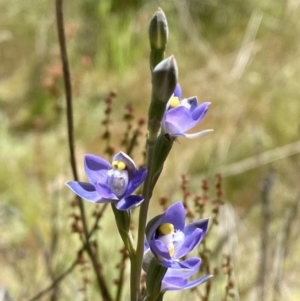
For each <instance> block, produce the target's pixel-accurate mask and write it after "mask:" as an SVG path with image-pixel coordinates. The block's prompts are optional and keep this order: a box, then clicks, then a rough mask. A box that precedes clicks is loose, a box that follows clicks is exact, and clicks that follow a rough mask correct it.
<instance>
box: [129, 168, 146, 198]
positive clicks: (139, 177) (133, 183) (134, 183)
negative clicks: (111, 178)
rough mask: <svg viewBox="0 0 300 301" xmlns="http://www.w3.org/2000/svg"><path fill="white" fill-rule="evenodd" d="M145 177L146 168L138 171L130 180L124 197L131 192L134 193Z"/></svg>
mask: <svg viewBox="0 0 300 301" xmlns="http://www.w3.org/2000/svg"><path fill="white" fill-rule="evenodd" d="M146 176H147V169H146V168H141V169H139V170H138V171H137V172H136V173H135V175H134V176H133V178H132V179H131V180H130V182H129V184H128V186H127V190H126V193H125V196H128V195H130V194H131V193H132V192H134V191H135V190H136V189H137V188H138V187H139V186H140V185H141V184H142V183H143V182H144V181H145V179H146Z"/></svg>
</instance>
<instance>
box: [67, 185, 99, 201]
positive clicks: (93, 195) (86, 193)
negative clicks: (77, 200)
mask: <svg viewBox="0 0 300 301" xmlns="http://www.w3.org/2000/svg"><path fill="white" fill-rule="evenodd" d="M66 185H67V186H68V187H69V188H71V190H72V191H73V192H75V193H76V194H77V195H79V196H80V197H81V198H83V199H85V200H87V201H89V202H92V203H97V202H99V201H100V200H101V196H100V195H99V194H98V193H97V191H96V189H95V187H94V185H92V184H90V183H85V182H76V181H70V182H67V183H66Z"/></svg>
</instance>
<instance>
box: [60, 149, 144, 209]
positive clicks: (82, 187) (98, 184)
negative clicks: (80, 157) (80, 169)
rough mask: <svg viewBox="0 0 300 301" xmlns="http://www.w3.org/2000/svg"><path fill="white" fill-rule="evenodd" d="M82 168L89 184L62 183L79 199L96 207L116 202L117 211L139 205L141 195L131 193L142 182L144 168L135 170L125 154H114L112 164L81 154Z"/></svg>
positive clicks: (99, 158) (141, 198)
mask: <svg viewBox="0 0 300 301" xmlns="http://www.w3.org/2000/svg"><path fill="white" fill-rule="evenodd" d="M84 168H85V173H86V175H87V178H88V180H89V181H90V183H85V182H77V181H70V182H67V183H66V185H67V186H68V187H69V188H71V189H72V190H73V191H74V192H75V193H76V194H77V195H79V196H80V197H81V198H83V199H85V200H87V201H89V202H92V203H97V204H98V203H109V202H116V208H117V209H119V210H130V209H133V208H136V207H137V206H139V205H140V204H141V203H142V201H143V197H142V196H139V195H131V193H133V192H134V191H135V190H136V188H137V187H138V186H140V185H141V184H142V182H143V181H144V180H145V179H146V176H147V169H145V168H141V169H139V170H138V169H137V167H136V165H135V163H134V162H133V160H132V159H131V158H130V157H129V156H128V155H126V154H125V153H123V152H119V153H117V154H116V155H115V156H114V157H113V162H112V164H110V163H109V162H108V161H106V160H105V159H103V158H101V157H97V156H95V155H85V158H84Z"/></svg>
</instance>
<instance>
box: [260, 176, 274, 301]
mask: <svg viewBox="0 0 300 301" xmlns="http://www.w3.org/2000/svg"><path fill="white" fill-rule="evenodd" d="M274 177H275V172H274V171H273V170H271V171H270V172H269V174H268V176H267V177H266V179H265V180H264V182H263V185H262V189H261V202H262V225H261V226H262V227H261V257H260V265H259V269H258V276H257V286H258V288H259V292H258V300H260V301H263V300H265V289H266V276H267V258H268V245H269V233H268V232H269V226H270V218H271V216H270V191H271V187H272V184H273V183H274Z"/></svg>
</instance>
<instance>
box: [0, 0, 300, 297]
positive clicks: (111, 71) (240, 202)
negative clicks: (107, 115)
mask: <svg viewBox="0 0 300 301" xmlns="http://www.w3.org/2000/svg"><path fill="white" fill-rule="evenodd" d="M158 6H160V7H162V9H163V10H164V12H165V14H166V16H167V19H168V22H169V29H170V37H169V42H168V46H167V50H166V55H167V56H169V55H171V54H174V55H175V57H176V60H177V63H178V68H179V81H180V83H181V86H182V88H183V94H184V96H186V97H188V96H192V95H197V96H198V99H199V100H200V101H211V103H212V105H211V107H210V109H209V112H208V114H207V116H206V117H205V120H204V121H203V122H202V123H201V125H199V128H213V129H214V132H213V133H212V134H209V135H207V136H205V137H203V138H200V139H197V140H193V141H191V140H184V139H179V140H178V143H175V145H174V147H173V150H172V152H171V155H170V157H169V160H168V162H167V163H166V166H165V170H164V172H163V173H162V176H161V180H160V181H159V184H158V187H157V190H156V192H155V198H157V199H158V198H159V197H162V196H168V197H169V198H170V201H172V202H175V201H176V200H178V199H180V198H181V195H180V189H179V185H180V175H181V174H183V173H186V174H187V175H188V178H189V189H191V190H192V191H193V192H197V190H198V189H199V187H200V183H201V179H203V178H207V179H208V181H209V182H211V183H212V185H213V181H214V174H215V173H216V172H220V173H221V174H222V175H223V178H224V180H223V184H224V187H223V188H224V190H225V198H226V202H227V203H226V205H225V206H224V207H223V209H222V212H221V213H220V220H219V221H220V225H219V231H216V233H215V234H214V235H216V239H217V238H219V237H221V236H222V235H226V234H228V233H229V234H230V237H231V238H230V239H229V241H227V243H226V244H225V245H224V246H223V247H224V252H227V253H230V254H231V255H232V256H233V258H234V271H235V277H236V284H237V291H238V292H239V294H237V295H236V298H237V299H236V300H256V299H255V298H256V297H255V292H256V287H257V285H256V284H257V273H258V271H259V263H260V256H261V239H262V233H263V232H262V230H261V224H262V221H263V219H264V217H263V215H262V212H261V211H262V203H263V201H264V197H263V193H262V186H263V183H264V181H265V179H268V178H270V176H271V177H272V179H273V182H272V185H271V186H270V189H269V190H268V191H269V193H268V197H267V202H268V210H269V211H268V213H269V215H270V224H269V228H268V229H267V230H268V231H267V232H268V237H269V243H268V251H267V267H268V269H267V271H266V275H267V276H266V277H267V283H268V284H267V294H266V297H265V300H299V298H300V286H299V270H300V261H299V259H298V257H299V256H298V254H297V253H298V252H297V250H298V249H299V246H300V245H299V226H300V225H299V213H298V212H297V204H298V203H299V192H300V191H299V175H300V164H299V158H300V157H299V152H300V142H299V131H300V122H299V119H300V85H299V82H300V55H299V53H300V39H299V37H300V18H299V14H300V8H299V1H297V0H289V1H270V0H261V1H255V0H248V1H239V0H231V1H229V0H215V1H209V0H168V1H163V0H162V1H146V0H144V1H142V0H136V1H134V0H131V1H130V0H126V1H125V0H123V1H121V0H82V1H79V0H72V1H65V5H64V8H65V21H66V34H67V46H68V53H69V58H70V65H71V74H72V83H73V94H74V118H75V135H76V157H77V160H78V166H79V167H80V175H81V178H83V177H84V173H83V170H82V162H83V154H85V153H95V154H98V155H103V149H104V145H103V144H104V142H103V140H102V139H101V134H102V133H103V125H102V124H101V121H102V120H103V119H104V110H105V104H104V99H105V97H106V96H107V95H108V94H109V92H110V91H111V90H114V91H117V94H118V96H117V98H116V100H114V102H113V118H114V121H113V123H112V125H111V130H112V132H113V133H114V135H113V143H114V145H115V148H116V149H118V147H119V141H120V139H121V137H122V135H123V133H124V130H123V129H124V126H123V123H122V116H123V114H124V106H125V105H126V104H127V103H128V102H130V103H132V105H133V107H134V111H135V116H136V118H137V119H138V118H140V117H145V116H146V111H147V107H148V105H149V101H150V91H151V81H150V72H149V61H148V60H149V59H148V57H149V43H148V37H147V35H148V24H149V21H150V19H151V17H152V15H153V13H154V12H155V10H156V9H157V7H158ZM63 92H64V90H63V82H62V77H61V67H60V56H59V46H58V41H57V34H56V24H55V9H54V1H52V0H51V1H50V0H22V1H20V0H19V1H17V0H2V1H1V2H0V122H1V126H0V141H1V143H0V162H1V169H0V267H1V268H0V287H5V289H6V290H7V292H8V293H9V295H10V296H11V298H12V300H29V299H30V297H32V296H33V295H35V293H37V292H39V291H40V290H42V289H43V288H44V287H46V286H47V285H48V284H49V283H51V277H49V271H48V270H47V263H46V260H45V258H46V255H47V250H48V248H49V245H50V244H51V242H53V239H52V238H51V235H52V234H53V229H56V232H55V233H58V234H57V235H58V237H57V240H56V245H55V249H56V252H55V256H54V257H53V258H51V266H52V268H53V271H54V274H55V275H59V274H60V273H61V272H62V271H64V269H65V267H67V266H68V263H69V262H71V261H72V260H73V258H74V257H75V256H76V252H77V250H78V248H79V245H80V243H79V241H78V237H77V236H76V234H73V235H72V234H71V231H70V217H69V215H70V213H71V212H72V209H71V208H70V205H69V201H70V200H71V198H72V194H71V193H70V192H69V191H68V190H67V189H66V187H65V186H64V182H65V181H66V180H68V179H70V178H71V172H70V167H69V159H68V145H67V133H66V120H65V104H64V94H63ZM144 132H146V130H145V129H144ZM143 145H144V140H142V139H141V141H140V149H137V150H136V152H135V156H136V160H137V162H138V163H141V162H142V156H141V153H142V150H141V149H142V147H143ZM108 159H109V158H108ZM155 198H154V200H153V204H152V207H151V211H150V214H151V215H154V214H157V213H158V210H160V207H159V206H158V204H157V203H155ZM86 207H87V211H88V214H90V213H91V212H92V211H93V209H94V208H93V205H91V204H86ZM292 213H294V215H293V214H292ZM288 226H289V227H288ZM101 227H102V228H103V229H102V230H101V231H100V232H99V234H98V236H97V238H96V239H97V240H98V241H99V245H100V247H101V248H102V249H101V251H100V257H101V259H102V261H103V262H105V265H106V266H105V267H104V268H105V269H106V271H107V275H108V278H109V279H110V281H111V282H112V279H113V278H114V277H115V274H116V273H117V272H116V269H115V264H116V262H117V259H118V257H119V256H120V255H119V253H118V252H117V251H116V255H115V256H113V255H112V254H111V249H112V248H113V249H114V250H117V249H118V247H116V246H119V247H120V246H121V243H120V239H119V237H118V234H117V232H116V228H115V226H114V224H113V220H112V218H111V213H110V212H107V213H106V215H105V217H104V218H103V219H102V220H101ZM287 229H288V230H287ZM112 232H113V233H115V235H111V233H112ZM45 254H46V255H45ZM278 269H279V271H280V273H279V274H280V277H279V278H280V286H279V287H280V289H279V293H276V294H275V293H274V281H275V280H274V277H275V276H274V275H278ZM90 277H91V278H92V274H91V275H90ZM81 278H82V274H81V272H80V271H75V272H74V273H73V274H72V275H70V276H68V277H67V278H66V280H65V281H64V282H63V283H62V284H61V287H60V292H59V294H60V295H59V297H58V299H57V300H74V296H75V299H76V300H84V296H83V295H82V293H81V292H80V291H79V288H80V286H81V285H82V280H81ZM219 289H220V291H222V287H220V288H219ZM95 291H96V290H95V289H94V288H93V285H91V286H90V288H89V289H88V292H87V294H88V297H89V298H90V299H94V300H97V299H96V298H95V296H96V292H95ZM180 294H183V295H184V296H186V298H188V296H190V295H189V294H188V293H186V292H183V293H180ZM220 295H222V294H221V293H220ZM169 296H170V298H171V300H174V298H175V297H176V298H177V296H178V293H177V294H172V293H170V294H169ZM47 298H48V299H47ZM89 298H88V299H89ZM172 298H173V299H172ZM189 298H191V299H190V300H194V297H191V296H190V297H189ZM216 298H217V297H216ZM218 298H219V299H216V300H221V299H220V298H221V297H218ZM43 300H49V297H48V296H47V297H45V298H44V299H43ZM178 300H179V299H178ZM186 300H188V299H186Z"/></svg>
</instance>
